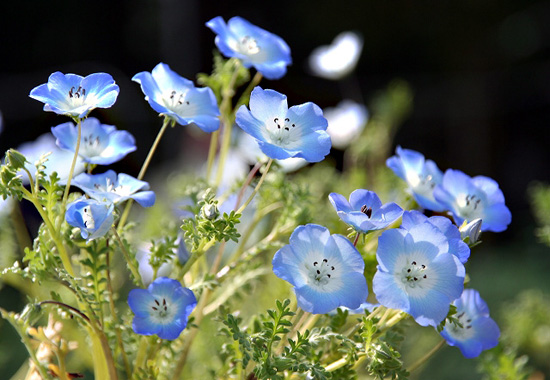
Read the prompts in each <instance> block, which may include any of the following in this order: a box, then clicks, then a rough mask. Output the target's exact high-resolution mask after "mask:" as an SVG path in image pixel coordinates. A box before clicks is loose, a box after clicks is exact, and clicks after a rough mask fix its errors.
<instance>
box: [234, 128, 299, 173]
mask: <svg viewBox="0 0 550 380" xmlns="http://www.w3.org/2000/svg"><path fill="white" fill-rule="evenodd" d="M237 149H238V150H239V152H240V153H241V155H242V156H243V157H244V158H245V159H246V160H247V161H248V163H249V164H251V165H255V164H256V163H257V162H258V161H260V160H264V161H265V160H267V156H266V155H265V154H263V153H262V151H261V149H260V147H259V146H258V142H257V141H256V139H255V138H254V137H252V136H251V135H249V134H248V133H240V132H239V136H238V143H237ZM275 162H276V163H277V164H278V165H279V166H281V169H282V170H283V172H285V173H291V172H294V171H296V170H298V169H300V168H302V167H304V166H306V165H307V164H308V162H307V161H306V160H304V159H303V158H299V157H291V158H287V159H285V160H275Z"/></svg>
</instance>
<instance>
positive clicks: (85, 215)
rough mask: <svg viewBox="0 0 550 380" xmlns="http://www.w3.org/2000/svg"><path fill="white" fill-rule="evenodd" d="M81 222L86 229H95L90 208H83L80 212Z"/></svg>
mask: <svg viewBox="0 0 550 380" xmlns="http://www.w3.org/2000/svg"><path fill="white" fill-rule="evenodd" d="M82 221H83V222H84V226H85V227H86V229H89V230H93V229H95V221H94V216H93V215H92V209H91V208H90V207H84V209H83V210H82Z"/></svg>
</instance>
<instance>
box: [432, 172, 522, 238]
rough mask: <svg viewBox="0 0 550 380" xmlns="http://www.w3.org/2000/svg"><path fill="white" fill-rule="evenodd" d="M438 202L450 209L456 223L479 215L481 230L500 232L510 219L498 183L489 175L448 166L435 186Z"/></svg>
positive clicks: (458, 223)
mask: <svg viewBox="0 0 550 380" xmlns="http://www.w3.org/2000/svg"><path fill="white" fill-rule="evenodd" d="M434 196H435V199H436V200H437V202H439V203H440V204H442V205H444V206H445V208H446V209H448V210H450V211H451V213H452V214H453V218H454V220H455V222H456V224H457V225H461V224H462V223H463V222H464V221H467V222H471V221H473V220H475V219H478V218H480V219H481V220H482V224H481V231H493V232H502V231H504V230H506V228H508V225H509V224H510V223H511V221H512V213H511V212H510V210H509V209H508V207H506V205H505V204H504V194H502V191H501V190H500V188H499V187H498V183H496V182H495V181H494V180H492V179H491V178H488V177H484V176H477V177H473V178H472V177H470V176H468V175H466V174H464V173H463V172H461V171H460V170H452V169H449V170H447V171H446V172H445V175H444V176H443V180H442V182H441V184H440V185H438V186H437V187H436V188H435V190H434Z"/></svg>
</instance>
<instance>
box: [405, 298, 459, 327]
mask: <svg viewBox="0 0 550 380" xmlns="http://www.w3.org/2000/svg"><path fill="white" fill-rule="evenodd" d="M450 304H451V301H450V300H449V298H448V297H447V296H446V295H445V294H442V293H439V292H437V291H433V290H431V291H428V292H427V293H426V294H425V295H424V297H418V298H411V303H410V310H409V311H408V313H409V314H410V315H411V316H412V317H413V318H414V320H415V321H416V322H417V323H418V324H419V325H420V326H434V327H436V326H437V325H438V324H440V323H441V321H443V319H445V317H446V316H447V313H448V312H449V305H450Z"/></svg>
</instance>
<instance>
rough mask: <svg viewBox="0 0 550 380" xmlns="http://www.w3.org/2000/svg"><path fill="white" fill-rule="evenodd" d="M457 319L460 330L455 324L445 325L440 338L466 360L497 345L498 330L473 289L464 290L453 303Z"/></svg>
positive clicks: (483, 302) (485, 305) (487, 309)
mask: <svg viewBox="0 0 550 380" xmlns="http://www.w3.org/2000/svg"><path fill="white" fill-rule="evenodd" d="M453 305H455V306H456V310H457V314H456V315H457V318H458V320H459V322H460V323H461V324H462V328H461V327H458V326H457V325H455V324H449V323H447V324H445V328H444V329H443V331H441V336H443V338H445V340H446V341H447V344H449V345H450V346H456V347H458V348H459V349H460V351H461V352H462V355H464V356H465V357H466V358H468V359H471V358H475V357H477V356H479V354H481V351H483V350H488V349H490V348H493V347H495V346H496V345H497V344H498V338H499V337H500V330H499V328H498V326H497V324H496V323H495V321H493V320H492V319H491V317H489V307H488V306H487V304H486V303H485V301H483V299H481V297H480V296H479V292H478V291H477V290H474V289H464V292H463V293H462V296H460V298H459V299H457V300H455V301H454V302H453Z"/></svg>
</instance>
